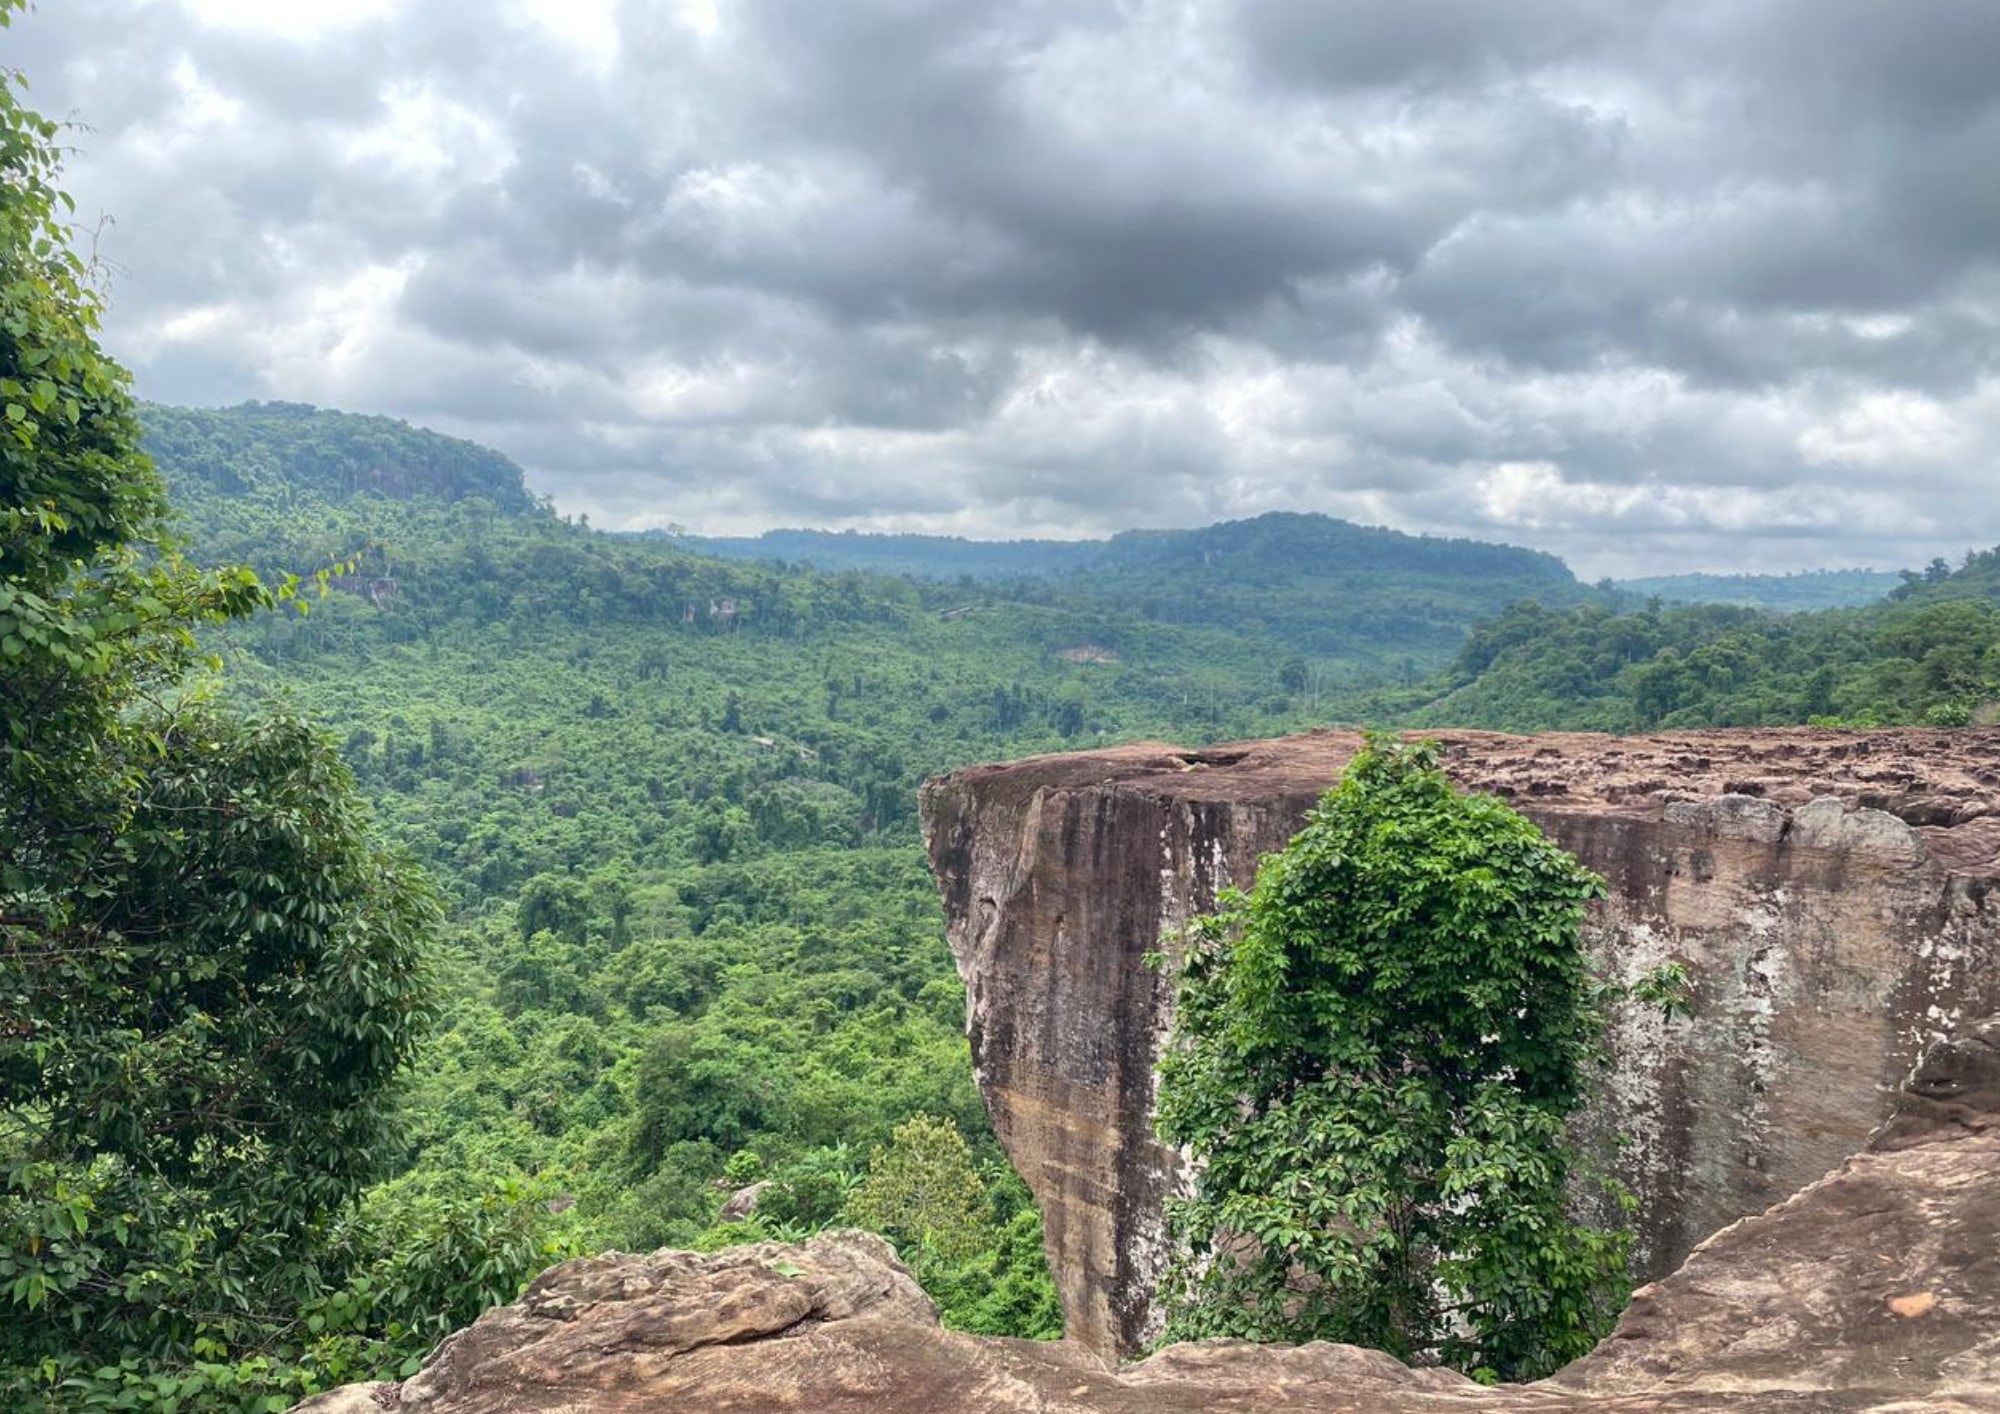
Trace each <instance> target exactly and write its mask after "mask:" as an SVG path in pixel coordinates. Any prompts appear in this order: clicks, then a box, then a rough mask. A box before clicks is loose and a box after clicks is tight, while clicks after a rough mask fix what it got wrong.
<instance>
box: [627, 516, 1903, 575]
mask: <svg viewBox="0 0 2000 1414" xmlns="http://www.w3.org/2000/svg"><path fill="white" fill-rule="evenodd" d="M640 534H641V535H643V536H645V537H648V538H668V539H673V540H676V541H677V542H678V543H679V544H682V545H684V546H686V547H687V548H689V549H691V550H695V551H697V552H699V553H702V554H708V555H718V556H721V557H723V558H725V559H732V560H760V561H772V562H778V563H783V564H810V565H812V566H813V567H814V568H815V569H819V570H827V571H836V570H849V569H861V570H872V571H875V572H877V573H883V574H897V575H903V576H906V577H909V578H913V579H935V580H944V581H949V580H957V579H960V578H966V577H970V578H972V579H1016V578H1024V577H1030V576H1035V575H1045V574H1075V573H1087V572H1091V571H1102V570H1111V569H1129V568H1133V567H1136V566H1140V565H1147V564H1162V563H1178V564H1180V565H1182V566H1187V565H1192V564H1196V563H1199V564H1202V565H1210V564H1213V563H1214V560H1215V558H1216V557H1217V556H1219V555H1234V554H1264V555H1271V556H1274V557H1276V559H1277V561H1278V562H1280V563H1282V562H1286V561H1294V562H1295V561H1296V560H1297V558H1298V557H1299V556H1300V555H1301V554H1305V553H1314V552H1317V553H1323V554H1329V555H1338V556H1341V557H1342V565H1343V567H1344V568H1350V569H1351V568H1356V567H1361V566H1369V565H1374V566H1380V565H1395V566H1397V567H1405V566H1407V565H1408V564H1409V563H1410V562H1411V561H1412V560H1418V561H1422V562H1426V563H1431V564H1443V563H1447V562H1449V561H1451V560H1453V559H1454V558H1457V559H1459V560H1460V562H1461V563H1463V564H1465V565H1466V566H1467V567H1471V566H1472V564H1473V562H1474V561H1476V562H1477V564H1478V567H1479V568H1482V569H1485V570H1488V571H1492V572H1502V573H1510V574H1514V573H1524V574H1527V575H1529V576H1530V577H1535V576H1540V577H1542V578H1545V579H1546V580H1547V581H1548V582H1550V583H1563V584H1574V583H1575V576H1574V575H1572V574H1571V573H1570V571H1569V569H1568V567H1567V566H1565V565H1564V564H1563V563H1562V561H1561V560H1559V559H1558V558H1557V557H1556V556H1554V555H1551V554H1548V553H1547V552H1545V551H1541V550H1529V549H1523V548H1521V547H1518V546H1512V545H1503V544H1499V543H1497V542H1492V541H1483V540H1472V539H1466V538H1462V537H1445V536H1435V535H1411V534H1408V533H1406V532H1403V531H1399V530H1390V529H1388V528H1386V527H1382V526H1366V525H1358V524H1356V523H1354V522H1352V521H1344V520H1337V519H1335V518H1334V517H1332V516H1325V515H1318V514H1314V513H1310V512H1295V511H1269V512H1266V513H1265V514H1263V515H1260V516H1255V517H1251V518H1249V519H1245V520H1234V521H1219V522H1216V523H1215V524H1212V525H1207V526H1201V527H1198V528H1195V529H1187V530H1122V531H1119V532H1118V533H1117V534H1115V535H1112V536H1109V537H1107V538H1103V539H1095V540H970V539H966V538H964V537H962V536H953V535H916V534H900V533H894V532H879V531H856V530H842V531H833V530H805V529H785V530H768V531H765V532H764V533H763V534H761V535H753V536H700V535H680V536H674V535H670V534H669V533H668V532H664V531H644V532H640ZM1893 581H1894V577H1893V576H1891V582H1892V583H1893Z"/></svg>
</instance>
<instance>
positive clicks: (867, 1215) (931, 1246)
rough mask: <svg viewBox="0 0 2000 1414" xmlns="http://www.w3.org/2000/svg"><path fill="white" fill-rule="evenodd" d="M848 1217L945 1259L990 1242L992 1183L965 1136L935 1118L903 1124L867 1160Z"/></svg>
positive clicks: (919, 1118) (921, 1117)
mask: <svg viewBox="0 0 2000 1414" xmlns="http://www.w3.org/2000/svg"><path fill="white" fill-rule="evenodd" d="M847 1213H848V1216H849V1217H851V1218H852V1219H853V1220H854V1221H855V1222H858V1223H860V1224H861V1225H862V1226H863V1227H869V1228H873V1229H875V1230H876V1231H877V1232H881V1233H885V1234H887V1235H889V1236H892V1237H895V1238H898V1239H900V1240H901V1241H902V1242H903V1243H904V1244H905V1245H906V1246H911V1247H915V1248H917V1249H919V1250H922V1251H926V1252H932V1253H935V1254H936V1255H937V1256H938V1257H940V1258H942V1259H943V1260H944V1261H946V1262H959V1261H963V1260H965V1259H966V1258H967V1257H970V1256H972V1255H973V1254H974V1253H976V1252H978V1251H980V1250H982V1249H983V1248H986V1247H988V1246H990V1245H992V1240H993V1234H992V1231H991V1228H992V1221H993V1219H992V1214H991V1212H990V1211H989V1207H988V1204H987V1199H986V1186H985V1184H984V1183H982V1182H981V1181H980V1177H979V1173H978V1171H977V1170H976V1169H974V1168H973V1166H972V1154H971V1151H970V1150H968V1149H967V1148H966V1146H965V1136H964V1135H962V1134H960V1133H959V1132H958V1126H957V1125H955V1124H953V1123H952V1122H951V1121H950V1120H944V1119H938V1118H936V1117H934V1116H931V1115H918V1116H917V1117H916V1118H914V1119H911V1120H908V1121H906V1122H904V1123H902V1124H899V1125H897V1126H896V1132H895V1134H894V1135H893V1136H892V1137H891V1139H890V1142H889V1144H888V1145H887V1146H886V1147H877V1148H876V1150H875V1152H874V1153H873V1154H872V1155H870V1156H869V1160H868V1177H867V1178H865V1179H863V1180H862V1182H861V1185H860V1187H858V1188H856V1189H855V1190H854V1192H853V1193H852V1194H851V1195H849V1197H848V1200H847Z"/></svg>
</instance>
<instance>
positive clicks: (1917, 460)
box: [0, 0, 2000, 578]
mask: <svg viewBox="0 0 2000 1414" xmlns="http://www.w3.org/2000/svg"><path fill="white" fill-rule="evenodd" d="M1996 55H2000V4H1994V3H1993V0H1899V3H1896V4H1889V3H1885V2H1884V0H1673V3H1668V2H1667V0H1505V3H1500V0H1103V3H1099V2H1098V0H837V3H819V0H479V2H478V3H474V0H38V9H37V12H36V13H34V14H32V15H30V16H28V17H26V18H25V19H21V20H17V22H16V25H15V27H14V28H13V29H12V30H11V31H4V32H0V64H6V65H12V66H18V67H19V68H20V69H22V70H23V71H24V72H25V73H26V74H27V75H28V77H29V80H30V83H31V84H32V99H33V101H34V102H35V104H36V105H37V106H38V107H40V108H41V109H42V110H43V111H45V112H47V113H49V114H51V115H52V116H59V117H67V118H70V119H73V120H75V121H76V122H77V123H78V124H80V125H81V126H80V128H79V129H78V130H77V131H75V132H74V133H73V135H72V137H73V141H74V143H75V145H76V147H77V152H76V154H75V155H74V156H73V158H72V159H71V161H70V163H69V167H68V175H67V181H68V185H69V187H70V189H71V190H72V192H73V193H74V194H75V196H76V197H77V200H78V210H79V215H80V216H81V217H83V218H84V219H85V221H86V223H87V227H88V229H87V231H86V232H85V235H84V239H86V240H89V241H91V242H93V243H94V245H95V249H96V250H97V252H98V253H99V254H100V256H101V257H102V258H103V259H104V261H105V262H106V266H107V268H108V270H109V271H110V272H111V278H112V289H111V298H112V305H111V310H110V313H109V316H108V319H107V322H106V330H105V337H106V342H107V344H108V345H109V347H110V348H111V350H112V351H113V352H114V353H115V354H116V355H117V356H119V357H120V358H121V359H123V360H124V361H125V362H126V363H127V364H128V365H129V366H130V367H131V368H132V369H133V370H134V373H135V376H136V379H137V384H138V388H139V391H140V392H141V393H142V394H143V395H145V396H147V397H151V398H154V399H158V400H162V401H168V402H183V403H194V404H223V403H232V402H237V401H240V400H243V399H246V398H278V399H285V400H292V401H302V402H313V403H318V404H321V405H324V406H331V407H339V408H344V409H349V410H353V411H360V412H374V413H386V414H390V415H393V416H398V417H403V418H407V419H409V420H410V421H412V422H414V423H418V424H422V425H425V426H431V427H435V428H438V429H440V430H443V431H448V432H453V433H457V434H459V435H462V436H467V437H471V438H474V439H476V440H478V441H481V442H484V443H487V444H489V445H491V446H494V447H497V448H499V449H501V450H502V451H504V452H506V453H508V454H509V455H511V456H513V457H514V458H515V459H516V460H518V461H519V462H520V463H521V464H522V465H523V466H524V467H526V468H527V471H528V476H529V482H530V484H531V486H533V487H534V488H535V489H536V490H537V491H540V492H543V493H546V494H548V495H550V496H552V497H553V499H554V501H555V503H556V505H557V506H558V508H559V509H562V510H564V511H566V512H570V513H578V514H586V515H588V516H589V517H590V520H591V523H592V524H594V525H599V526H604V527H614V528H637V527H642V526H649V525H664V524H667V523H669V522H672V523H678V524H681V525H684V526H687V527H689V528H690V529H693V530H696V531H699V532H703V533H708V534H737V533H745V532H754V531H757V530H760V529H764V528H768V527H774V526H819V527H828V528H849V527H854V528H860V529H876V530H918V531H926V532H934V533H943V534H959V535H967V536H972V537H975V538H981V539H1001V538H1011V537H1017V536H1033V535H1040V536H1055V537H1061V538H1069V537H1076V536H1083V535H1096V534H1102V533H1108V532H1111V531H1115V530H1118V529H1123V528H1127V527H1132V526H1142V525H1143V526H1188V525H1200V524H1205V523H1208V522H1212V521H1216V520H1225V519H1235V518H1240V517H1243V516H1249V515H1256V514H1259V513H1261V512H1264V511H1268V510H1299V511H1323V512H1326V513H1328V514H1332V515H1337V516H1342V517H1346V518H1348V519H1352V520H1357V521H1363V522H1367V523H1371V524H1381V525H1390V526H1394V527H1397V528H1399V529H1404V530H1411V531H1426V532H1432V533H1438V534H1449V535H1468V536H1475V537H1478V538H1482V539H1492V540H1503V541H1507V542H1510V543H1515V544H1526V545H1533V546H1536V547H1539V548H1542V549H1547V550H1552V551H1554V552H1555V553H1557V554H1560V555H1562V556H1563V557H1564V558H1565V559H1567V560H1568V561H1569V562H1570V563H1571V564H1572V566H1574V567H1575V568H1576V569H1577V570H1578V572H1579V573H1580V574H1583V575H1584V576H1586V577H1588V578H1595V577H1597V576H1599V575H1602V574H1613V575H1630V574H1641V573H1658V572H1671V571H1676V570H1690V569H1723V570H1730V569H1735V570H1756V571H1785V570H1793V569H1802V568H1807V567H1812V566H1849V565H1870V566H1877V567H1883V568H1894V567H1898V566H1903V565H1913V564H1921V563H1923V562H1925V561H1927V560H1928V559H1930V558H1931V557H1932V556H1934V555H1940V554H1942V555H1945V556H1947V557H1950V558H1954V559H1955V558H1956V557H1957V556H1959V555H1960V554H1962V553H1963V552H1964V551H1965V550H1967V549H1969V548H1973V547H1975V546H1978V547H1984V546H1989V545H1992V544H1994V543H1996V542H2000V180H1996V179H1995V174H1996V173H2000V64H1996V62H1995V56H1996Z"/></svg>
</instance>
